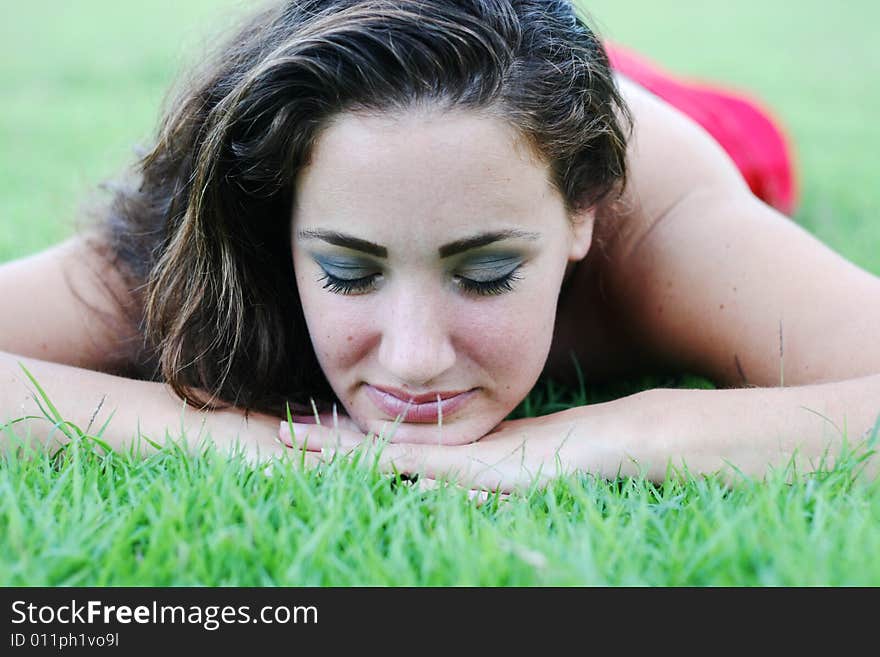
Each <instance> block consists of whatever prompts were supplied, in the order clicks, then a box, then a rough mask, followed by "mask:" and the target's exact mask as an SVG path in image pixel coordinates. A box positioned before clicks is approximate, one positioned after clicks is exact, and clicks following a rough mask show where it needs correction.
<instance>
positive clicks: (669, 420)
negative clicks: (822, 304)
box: [607, 375, 880, 480]
mask: <svg viewBox="0 0 880 657" xmlns="http://www.w3.org/2000/svg"><path fill="white" fill-rule="evenodd" d="M626 402H627V400H618V402H612V403H611V404H610V405H609V410H610V411H612V413H613V412H614V411H617V412H622V411H623V412H627V413H630V417H631V418H632V421H633V424H632V425H630V428H629V429H628V430H627V431H626V432H625V436H624V439H623V443H622V444H621V445H620V447H621V448H622V450H620V451H622V452H623V453H622V455H621V457H620V458H619V459H617V461H618V464H619V465H620V467H621V471H622V472H630V473H638V472H641V473H643V474H645V475H646V476H647V477H649V478H651V479H653V480H662V479H664V477H665V476H666V472H667V468H668V466H672V467H675V468H679V469H682V468H685V467H686V468H687V470H688V471H689V472H690V473H693V474H697V473H712V472H716V471H724V472H726V474H727V475H728V476H735V470H734V469H733V467H735V468H736V469H737V470H739V471H740V472H742V473H743V474H746V475H748V476H753V477H762V476H763V475H765V474H767V472H768V471H769V468H770V467H773V468H783V467H786V466H787V465H789V464H790V463H792V461H793V462H794V464H795V465H796V466H797V471H798V472H801V473H803V472H808V471H812V470H815V469H816V468H817V467H818V466H819V465H820V463H822V462H823V459H824V465H825V467H830V466H831V465H832V464H833V463H834V462H835V461H836V459H837V458H838V457H839V456H840V454H841V450H842V448H843V446H844V440H846V444H847V445H848V447H850V448H853V447H857V446H861V447H862V448H864V445H863V443H864V441H865V439H866V438H868V437H869V436H870V435H871V432H872V430H873V429H874V427H875V425H876V423H877V420H878V415H880V375H873V376H869V377H863V378H859V379H850V380H846V381H840V382H834V383H823V384H815V385H808V386H799V387H791V388H743V389H726V390H674V389H661V390H652V391H648V392H646V393H642V394H640V395H636V396H634V397H633V399H632V402H631V406H629V407H627V406H626ZM615 404H617V407H616V408H613V407H614V405H615ZM607 417H609V418H610V417H611V414H608V416H607ZM618 417H619V416H618ZM608 465H612V467H613V464H611V463H609V464H608ZM730 466H733V467H730ZM865 472H866V474H867V475H868V476H869V477H871V478H873V477H874V476H876V475H877V472H878V459H876V458H872V459H871V460H870V461H869V462H868V463H867V465H866V471H865Z"/></svg>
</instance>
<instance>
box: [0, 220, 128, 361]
mask: <svg viewBox="0 0 880 657" xmlns="http://www.w3.org/2000/svg"><path fill="white" fill-rule="evenodd" d="M97 239H98V238H97V237H94V236H87V235H78V236H74V237H71V238H69V239H67V240H65V241H63V242H61V243H59V244H57V245H55V246H52V247H50V248H48V249H45V250H43V251H41V252H38V253H35V254H33V255H30V256H28V257H25V258H21V259H18V260H13V261H10V262H6V263H3V264H0V294H2V298H3V312H2V314H0V351H6V352H9V353H14V354H19V355H22V356H28V357H31V358H38V359H42V360H47V361H51V362H57V363H63V364H67V365H73V366H76V367H83V368H87V369H92V370H97V371H105V372H111V373H119V372H124V371H126V370H127V369H128V367H129V365H130V362H129V361H130V358H131V357H132V354H133V351H134V350H133V347H134V346H135V345H136V344H137V343H138V336H137V331H136V328H135V326H134V323H133V322H132V321H131V319H130V317H129V314H128V312H127V311H129V310H130V308H131V305H130V304H131V299H130V295H129V291H128V287H127V285H126V283H125V281H124V279H123V277H122V276H121V274H120V273H119V271H118V270H117V269H116V268H115V267H114V266H113V265H112V263H111V259H109V258H108V257H106V255H105V251H106V250H105V249H103V248H102V244H101V243H100V242H98V241H96V240H97Z"/></svg>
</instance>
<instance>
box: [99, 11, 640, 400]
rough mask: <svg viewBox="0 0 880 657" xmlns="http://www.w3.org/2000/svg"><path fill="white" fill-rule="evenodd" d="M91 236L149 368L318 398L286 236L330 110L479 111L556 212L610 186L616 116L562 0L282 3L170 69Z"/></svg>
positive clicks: (616, 99)
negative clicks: (105, 258)
mask: <svg viewBox="0 0 880 657" xmlns="http://www.w3.org/2000/svg"><path fill="white" fill-rule="evenodd" d="M184 82H185V84H184V85H183V86H182V87H181V89H182V90H181V91H180V92H178V93H177V95H176V96H175V97H173V99H172V100H171V101H170V103H169V104H168V109H167V111H166V113H165V116H164V118H163V120H162V123H161V128H160V130H159V133H158V136H157V139H156V141H155V144H154V145H153V146H152V148H151V150H150V151H149V152H148V153H147V154H146V155H145V156H144V157H143V158H142V159H141V160H140V161H139V163H138V165H137V168H136V181H135V183H134V184H133V185H130V186H128V187H119V188H117V190H116V193H115V198H114V199H113V202H112V206H111V208H110V210H109V211H108V212H107V214H106V217H105V219H104V223H103V229H104V231H105V239H106V240H107V245H108V246H109V249H110V252H111V253H112V255H113V256H114V259H115V262H116V263H117V266H119V269H120V271H121V272H122V273H123V274H124V275H125V276H126V278H127V280H128V281H129V283H130V288H131V289H132V291H133V295H134V296H133V298H135V299H136V300H137V302H136V303H135V304H134V306H133V307H134V308H136V310H135V312H134V317H133V320H134V321H135V322H136V323H137V324H138V325H139V328H140V330H141V334H142V335H143V336H144V340H145V341H144V350H143V353H142V354H141V357H142V358H141V362H142V363H143V364H144V365H145V367H147V368H148V370H149V371H148V376H149V377H150V378H155V379H157V380H163V381H166V382H168V383H169V384H170V385H171V386H172V387H173V389H174V391H175V392H176V393H177V394H178V395H180V396H181V397H182V398H184V399H187V400H188V401H190V402H192V403H196V404H198V405H211V406H216V405H217V404H218V402H221V401H222V402H226V403H231V404H235V405H238V406H241V407H243V408H247V409H251V410H259V411H263V412H273V413H280V412H283V409H284V405H285V403H286V402H290V403H291V404H293V405H299V404H305V403H307V402H308V400H309V398H315V399H316V400H318V401H324V402H325V403H326V402H330V401H332V400H333V399H334V397H333V392H332V390H331V389H330V386H329V385H328V383H327V381H326V379H325V377H324V376H323V374H322V372H321V370H320V367H319V365H318V362H317V359H316V357H315V354H314V352H313V350H312V347H311V341H310V338H309V335H308V332H307V329H306V325H305V320H304V317H303V313H302V309H301V307H300V302H299V297H298V294H297V290H296V282H295V279H294V273H293V263H292V258H291V253H290V235H289V231H290V213H291V208H292V205H293V190H294V181H295V179H296V176H297V172H298V171H299V170H300V169H301V168H302V167H303V166H304V165H305V163H307V161H308V158H309V153H310V151H311V149H312V147H313V146H314V144H315V141H316V139H317V138H318V137H319V136H320V134H321V130H322V127H323V126H326V125H327V123H328V122H329V121H330V120H331V119H332V118H333V117H334V116H335V115H338V114H339V113H341V112H348V111H368V112H401V111H405V110H406V109H408V108H412V107H413V106H415V105H416V104H425V103H427V104H431V105H435V106H438V107H440V108H453V107H454V108H462V109H471V110H476V111H485V112H491V113H492V115H493V116H498V117H501V118H503V119H505V120H507V121H509V122H510V124H511V125H513V126H514V127H515V128H517V129H518V130H519V132H520V134H522V135H523V136H524V137H525V139H526V141H527V143H528V144H529V145H530V147H531V149H532V150H533V151H534V153H535V155H537V156H538V157H539V158H541V161H543V162H546V163H547V165H548V166H549V170H550V174H551V180H552V183H553V184H554V185H555V186H556V188H557V189H558V191H559V193H560V194H561V196H562V198H563V199H564V201H565V204H566V207H567V208H568V209H569V211H576V210H578V209H581V208H586V207H591V206H593V205H595V204H597V203H599V202H600V201H601V200H603V199H604V198H606V197H607V196H608V195H609V194H611V193H612V192H613V191H614V190H615V189H620V188H622V185H623V184H624V183H625V175H626V169H625V150H626V137H627V135H628V129H629V128H630V127H631V118H630V115H629V112H628V110H627V108H626V106H625V105H624V103H623V101H622V99H621V97H620V95H619V92H618V89H617V87H616V85H615V82H614V79H613V77H612V74H611V71H610V69H609V63H608V58H607V56H606V53H605V51H604V49H603V46H602V44H601V42H600V41H599V40H598V39H597V37H596V36H595V35H594V33H593V32H592V31H591V30H590V29H589V28H588V27H587V25H586V22H585V21H584V19H583V17H582V16H580V15H579V14H577V12H576V11H575V8H574V6H573V5H572V3H571V2H570V0H289V1H287V2H283V3H277V4H276V5H273V6H270V7H267V8H265V9H262V10H261V11H259V12H258V13H256V14H255V15H253V16H252V17H251V18H249V19H248V20H247V21H246V22H245V23H244V24H243V25H242V26H241V27H240V28H239V29H238V31H237V32H236V33H235V35H234V36H233V37H232V38H231V39H229V40H228V41H227V42H225V43H223V44H222V45H221V46H220V47H219V48H218V49H217V50H216V54H215V55H214V56H213V57H212V58H211V59H209V60H207V61H206V63H205V64H203V65H202V66H201V67H199V68H198V70H197V71H196V72H195V73H194V74H193V75H191V77H190V78H187V79H185V81H184Z"/></svg>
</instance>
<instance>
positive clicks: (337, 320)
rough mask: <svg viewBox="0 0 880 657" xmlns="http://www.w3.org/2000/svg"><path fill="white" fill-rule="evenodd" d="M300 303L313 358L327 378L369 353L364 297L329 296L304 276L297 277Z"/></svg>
mask: <svg viewBox="0 0 880 657" xmlns="http://www.w3.org/2000/svg"><path fill="white" fill-rule="evenodd" d="M297 285H298V288H299V296H300V303H301V304H302V310H303V315H304V316H305V320H306V326H307V328H308V332H309V338H310V340H311V343H312V347H313V349H314V350H315V355H316V356H317V358H318V362H319V363H320V365H321V368H322V369H323V370H324V373H325V374H326V375H327V376H328V378H332V377H333V375H334V374H335V373H337V372H339V371H340V370H342V369H344V368H347V367H351V366H353V365H354V364H355V363H357V362H358V360H360V358H361V357H362V356H363V354H364V353H366V352H367V351H368V350H369V341H370V335H369V331H368V330H367V316H368V315H367V313H366V312H365V310H366V308H365V307H364V306H363V300H364V299H366V297H360V298H358V297H342V296H339V295H335V294H330V293H329V292H327V291H326V290H324V289H322V288H321V285H320V283H316V282H315V281H314V280H311V279H310V278H309V277H308V275H303V276H300V275H299V274H298V275H297Z"/></svg>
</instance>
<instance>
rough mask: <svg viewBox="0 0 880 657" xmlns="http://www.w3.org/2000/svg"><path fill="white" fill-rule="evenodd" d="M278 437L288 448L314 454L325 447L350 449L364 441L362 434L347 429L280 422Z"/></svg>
mask: <svg viewBox="0 0 880 657" xmlns="http://www.w3.org/2000/svg"><path fill="white" fill-rule="evenodd" d="M291 429H292V430H293V432H292V433H291ZM278 437H279V438H280V439H281V441H282V442H283V443H284V444H285V445H287V446H289V447H296V448H299V449H307V450H309V451H314V452H319V451H321V450H322V449H323V448H325V447H344V448H347V449H351V448H352V447H354V446H356V445H358V444H360V443H362V442H363V441H364V440H365V436H364V435H363V434H361V433H359V432H356V431H351V430H349V429H343V428H341V427H340V428H333V427H326V426H323V425H317V424H303V423H300V422H293V423H288V422H282V423H281V424H280V425H279V428H278Z"/></svg>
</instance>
